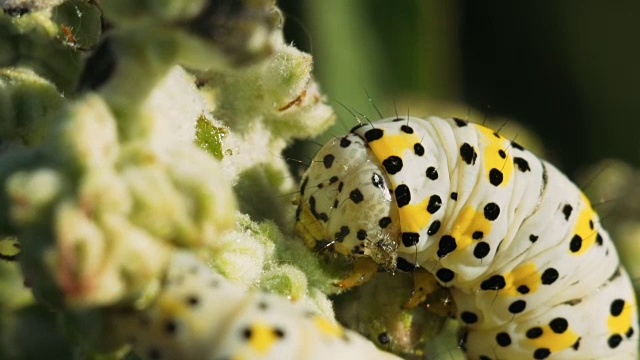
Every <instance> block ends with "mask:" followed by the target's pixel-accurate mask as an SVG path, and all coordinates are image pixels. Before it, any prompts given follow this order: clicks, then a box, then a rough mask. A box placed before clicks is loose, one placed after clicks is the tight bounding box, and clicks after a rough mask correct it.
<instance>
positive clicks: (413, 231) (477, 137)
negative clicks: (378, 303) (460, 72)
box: [296, 116, 638, 360]
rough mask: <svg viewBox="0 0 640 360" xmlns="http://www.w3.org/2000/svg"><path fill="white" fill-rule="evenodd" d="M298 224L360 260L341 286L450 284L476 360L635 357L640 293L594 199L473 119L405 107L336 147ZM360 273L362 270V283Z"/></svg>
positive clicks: (310, 188)
mask: <svg viewBox="0 0 640 360" xmlns="http://www.w3.org/2000/svg"><path fill="white" fill-rule="evenodd" d="M296 203H297V204H298V207H297V209H296V230H297V232H298V233H299V234H300V235H301V237H302V238H303V239H304V241H305V242H306V243H307V245H308V246H310V247H313V248H317V249H320V248H322V249H326V248H329V249H332V251H334V252H336V253H339V254H342V255H345V256H349V257H353V258H356V259H357V260H356V265H355V267H354V275H353V276H352V277H351V279H350V280H349V279H347V280H345V281H344V282H343V283H341V285H343V286H345V287H350V286H355V285H358V284H359V283H361V282H363V281H367V280H368V279H369V278H370V277H371V276H372V274H373V273H375V272H376V271H377V269H378V268H380V267H381V268H383V269H386V270H389V271H395V270H396V269H398V270H401V271H413V272H414V273H415V274H416V275H420V276H415V278H416V279H417V280H416V290H414V294H413V296H412V297H411V299H410V301H409V302H410V303H413V304H414V305H415V304H416V303H418V302H419V301H420V299H423V298H424V295H427V296H428V293H429V292H430V291H433V289H434V286H438V285H439V286H443V287H446V288H448V290H449V292H450V294H451V296H452V297H453V300H454V302H455V305H456V310H455V316H456V318H457V319H458V320H459V321H460V322H461V324H462V325H463V328H464V334H463V335H462V338H461V347H462V349H463V350H464V351H465V352H466V354H467V357H468V358H469V359H480V360H489V359H493V360H495V359H614V358H615V359H636V358H637V349H638V334H637V330H638V323H637V308H636V300H635V295H634V290H633V287H632V285H631V281H630V279H629V276H628V275H627V272H626V271H625V269H624V268H623V267H622V266H621V264H620V261H619V258H618V255H617V252H616V250H615V248H614V245H613V243H612V241H611V239H610V237H609V235H608V234H607V232H606V231H605V230H604V229H603V228H602V226H601V224H600V222H599V218H598V215H597V214H596V212H595V211H594V209H593V207H592V205H591V204H590V202H589V200H588V199H587V198H586V196H585V195H583V194H582V192H581V191H580V190H579V189H578V187H577V186H576V185H574V184H573V183H572V182H571V181H570V180H568V179H567V177H565V176H564V175H563V174H562V173H561V172H560V171H559V170H557V169H556V168H555V167H554V166H552V165H551V164H549V163H547V162H546V161H544V160H541V159H539V158H537V157H536V156H535V155H534V154H532V153H531V152H529V151H527V150H525V149H524V148H523V147H522V146H521V145H519V144H518V143H517V142H515V141H511V140H509V139H507V138H505V137H504V136H502V135H500V134H499V133H497V132H495V131H493V130H491V129H489V128H486V127H484V126H481V125H478V124H474V123H471V122H468V121H465V120H461V119H457V118H451V119H441V118H437V117H429V118H426V119H421V118H416V117H410V116H406V117H395V118H389V119H383V120H380V121H376V122H373V123H368V124H360V125H358V126H356V127H354V128H353V129H351V131H350V133H349V134H347V135H344V136H340V137H336V138H334V139H332V140H330V141H329V142H328V143H327V144H325V145H324V146H323V147H322V148H321V149H320V150H319V152H318V153H317V155H316V156H315V157H314V159H313V161H312V163H311V165H310V167H309V168H308V169H307V171H306V172H305V174H304V175H303V177H302V181H301V184H300V189H299V196H298V199H297V200H296ZM354 279H355V280H354Z"/></svg>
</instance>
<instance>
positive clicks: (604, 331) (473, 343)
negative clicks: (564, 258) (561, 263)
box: [464, 268, 638, 360]
mask: <svg viewBox="0 0 640 360" xmlns="http://www.w3.org/2000/svg"><path fill="white" fill-rule="evenodd" d="M629 284H630V282H629V279H628V276H627V274H626V272H625V271H624V270H623V269H622V268H620V271H619V272H617V273H616V274H615V275H614V276H613V277H612V278H611V279H609V281H608V282H607V283H606V284H605V285H603V286H602V287H600V288H599V289H598V290H597V291H596V292H594V293H592V294H590V295H587V296H585V297H581V298H577V299H574V300H569V301H563V302H561V303H557V304H556V305H551V306H550V307H549V308H547V307H542V308H541V309H540V310H538V311H533V312H532V313H530V314H526V315H522V316H516V317H514V319H513V321H511V322H509V323H507V324H504V325H502V326H499V327H496V328H490V329H473V328H472V329H470V330H469V331H468V332H467V334H466V335H465V337H466V339H465V341H464V343H465V346H464V347H465V348H466V351H467V354H468V356H469V359H483V360H488V359H493V360H497V359H567V360H569V359H583V360H584V359H621V360H633V359H637V358H638V320H637V316H638V313H637V307H636V300H635V295H634V292H633V289H632V288H631V286H629ZM552 301H553V299H550V302H552Z"/></svg>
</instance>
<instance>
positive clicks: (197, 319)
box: [109, 252, 398, 360]
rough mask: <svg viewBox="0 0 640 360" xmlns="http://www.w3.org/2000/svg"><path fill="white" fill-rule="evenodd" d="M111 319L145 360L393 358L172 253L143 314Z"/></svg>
mask: <svg viewBox="0 0 640 360" xmlns="http://www.w3.org/2000/svg"><path fill="white" fill-rule="evenodd" d="M109 319H114V320H111V321H113V323H112V328H113V329H114V331H115V332H117V333H118V337H120V338H122V339H125V340H126V341H128V342H129V343H131V344H132V349H133V351H134V352H135V353H136V354H137V355H138V356H140V357H141V358H143V359H150V360H160V359H193V360H197V359H211V360H223V359H235V360H242V359H247V360H248V359H325V358H328V357H331V358H334V359H355V358H367V359H378V360H394V359H395V360H397V359H398V358H397V357H396V356H394V355H392V354H390V353H386V352H384V351H381V350H378V349H377V348H376V347H375V346H374V345H373V344H372V343H371V342H369V341H368V340H366V339H365V338H364V337H362V336H361V335H360V334H358V333H356V332H353V331H350V330H347V329H344V328H343V327H341V326H340V325H338V324H336V323H334V322H333V321H331V320H328V319H326V318H325V317H323V316H321V315H320V314H317V313H314V312H312V311H309V310H308V309H306V308H305V307H304V306H302V305H301V304H297V303H292V302H290V301H289V300H287V299H285V298H284V297H281V296H278V295H275V294H271V293H267V292H262V291H257V290H248V289H247V288H245V287H244V286H242V285H239V284H236V283H233V282H231V281H229V280H228V279H226V278H225V277H224V276H222V275H220V274H218V273H216V272H214V271H212V270H211V269H210V268H209V267H207V266H206V265H205V264H204V263H202V262H201V261H200V260H198V259H197V258H196V257H195V256H194V255H192V254H188V253H186V252H181V253H178V254H176V255H175V256H174V259H173V261H172V263H171V265H170V267H169V270H168V271H167V274H166V276H165V277H164V279H163V282H162V286H161V289H160V291H159V295H158V296H157V298H156V299H155V300H154V302H153V303H152V304H151V305H150V306H149V307H148V308H146V309H145V310H142V311H133V310H131V309H125V310H122V309H119V310H117V311H115V313H114V314H113V316H112V317H109Z"/></svg>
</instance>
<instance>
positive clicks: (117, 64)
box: [0, 0, 386, 359]
mask: <svg viewBox="0 0 640 360" xmlns="http://www.w3.org/2000/svg"><path fill="white" fill-rule="evenodd" d="M2 8H3V13H2V14H0V37H1V38H2V40H1V41H0V44H1V45H0V46H1V47H2V49H1V51H0V66H2V67H1V68H0V129H1V132H0V135H1V140H2V142H1V147H0V151H1V152H0V184H2V187H0V238H1V240H0V254H2V258H3V260H4V261H2V263H1V264H0V265H1V267H0V271H2V276H1V281H2V288H1V291H0V294H1V296H0V301H1V302H2V313H1V316H2V322H1V324H0V325H1V330H0V336H1V342H0V345H1V346H0V355H1V357H3V358H33V357H42V356H47V357H48V358H55V357H59V358H67V357H70V356H75V357H77V358H114V359H115V358H123V357H128V358H136V357H141V358H160V357H162V358H166V357H167V356H168V357H177V358H209V357H211V356H214V355H216V354H222V352H223V351H229V353H228V354H229V355H233V354H234V351H236V349H235V348H234V347H233V346H232V347H231V348H229V347H228V346H227V347H225V346H223V345H221V344H217V343H216V341H217V339H218V338H219V337H220V336H221V334H226V333H229V332H231V330H230V329H233V328H234V327H237V326H239V322H240V320H237V321H235V323H234V322H233V321H231V323H227V321H229V320H228V319H227V320H223V319H225V318H226V316H227V312H229V311H240V310H238V309H239V308H237V306H238V304H241V303H243V302H247V301H250V300H247V299H251V297H252V296H254V297H255V296H258V297H260V296H274V298H275V299H276V300H273V301H274V302H276V303H278V304H284V305H278V306H274V308H276V309H280V310H279V311H280V313H281V314H282V315H283V316H284V315H285V314H289V313H294V314H295V313H296V311H301V310H296V309H304V313H305V314H306V313H308V314H315V315H313V316H318V317H321V318H322V319H325V320H321V322H320V323H319V325H318V326H317V328H320V329H324V330H327V329H329V330H330V331H329V330H327V331H328V332H329V333H335V334H339V335H340V336H339V337H341V338H343V337H348V338H353V339H355V340H353V341H351V342H349V343H348V344H347V345H345V346H346V347H345V348H344V349H342V351H339V352H338V353H344V354H345V355H346V354H348V353H349V352H351V353H352V355H353V352H354V351H355V352H362V354H366V353H367V352H371V353H372V354H376V355H375V356H378V355H379V356H381V357H382V356H386V355H383V354H384V353H382V352H379V351H378V350H376V349H375V347H374V346H373V345H372V344H371V343H369V342H368V341H366V340H365V339H363V338H360V337H359V336H360V335H355V333H350V332H348V331H347V330H342V329H341V328H340V327H339V326H338V325H337V324H336V323H335V320H334V315H333V309H332V302H331V301H330V300H329V298H328V295H331V294H333V293H336V292H337V290H338V288H336V287H335V286H334V285H333V284H334V283H335V282H336V281H337V280H338V279H339V278H340V277H341V276H343V275H344V274H345V271H346V269H347V266H346V264H343V263H338V264H337V265H335V266H328V265H327V264H326V263H324V262H323V261H322V260H321V259H320V258H319V257H318V256H317V254H315V253H313V252H312V251H310V250H308V249H307V248H305V246H304V245H303V243H302V241H300V240H299V239H298V238H297V237H296V236H295V235H294V234H293V222H294V219H295V215H294V207H293V206H292V205H291V199H292V196H291V194H293V193H295V191H296V190H295V188H296V186H295V180H294V179H293V177H292V175H291V174H290V173H289V170H288V167H287V164H286V161H285V159H284V157H283V156H282V155H281V154H282V151H283V149H284V148H285V147H286V146H287V145H288V144H290V143H291V142H292V141H293V139H295V138H309V137H312V136H314V135H318V134H320V133H322V132H323V131H325V130H326V129H327V128H328V127H329V126H330V125H331V124H332V123H333V122H334V120H335V116H334V113H333V111H332V109H331V107H330V106H328V105H327V104H326V102H325V98H324V96H323V95H322V93H321V92H320V89H319V87H318V85H317V84H316V82H315V81H314V79H313V77H312V58H311V56H310V55H308V54H305V53H303V52H301V51H299V50H297V49H296V48H294V47H293V46H291V45H288V44H286V43H285V42H284V39H283V34H282V22H283V18H282V15H281V13H280V12H279V10H278V9H277V8H276V7H275V4H274V2H273V1H268V0H264V1H263V0H246V1H204V0H199V1H191V0H189V1H187V0H172V1H169V0H166V1H151V2H130V1H118V0H112V1H81V0H75V1H4V2H3V3H2ZM12 261H13V262H12ZM185 264H186V265H185ZM185 269H187V270H185ZM188 269H200V271H197V272H194V271H189V270H188ZM207 272H208V273H207ZM203 273H204V275H203ZM176 274H178V275H176ZM217 274H221V275H222V276H224V279H226V280H225V281H228V282H229V284H227V285H225V286H226V287H225V286H223V287H222V288H221V289H222V290H220V289H218V290H217V291H216V292H207V291H205V289H206V288H207V286H209V283H210V282H211V281H212V280H211V279H212V278H215V277H216V276H220V275H217ZM176 278H179V279H180V281H179V282H180V283H181V282H182V281H184V283H185V284H187V285H184V286H186V290H185V287H184V286H183V287H179V288H178V290H176V289H175V286H176V284H175V283H176V280H175V279H176ZM171 279H173V280H171ZM221 281H222V280H221ZM172 286H173V287H172ZM225 289H227V290H225ZM181 291H182V292H183V291H194V292H196V293H197V294H196V295H198V294H200V295H201V296H202V297H203V298H202V299H200V298H198V300H197V301H196V300H193V297H191V298H190V299H191V303H190V304H191V305H194V304H193V302H201V304H202V309H200V310H199V312H198V313H197V316H195V317H194V316H191V317H189V314H188V307H185V306H183V307H180V306H177V305H175V303H176V302H177V300H176V298H175V297H176V296H178V295H176V294H182V292H181ZM255 291H262V292H257V293H256V292H255ZM263 292H271V293H276V294H277V295H263ZM251 294H254V295H251ZM255 294H258V295H255ZM204 299H206V301H205V300H204ZM167 304H174V305H172V306H170V305H167ZM205 304H206V306H205ZM234 306H236V307H234ZM289 306H290V307H291V309H289ZM191 315H193V314H191ZM247 316H248V315H247ZM166 318H171V319H172V321H173V326H174V327H173V330H174V331H175V332H176V333H177V335H176V336H175V337H174V338H172V340H171V341H170V342H167V341H165V340H166V339H165V338H164V337H165V336H167V333H166V331H162V329H164V328H163V327H162V326H166V325H163V324H164V323H163V321H164V320H166ZM141 319H143V320H144V319H146V320H145V321H142V320H141ZM163 319H164V320H163ZM299 321H300V323H305V321H308V320H307V319H306V318H304V317H303V319H300V320H299ZM314 321H315V320H314ZM318 321H320V320H318ZM141 323H145V324H147V325H146V326H142V325H141ZM154 324H159V325H157V326H156V325H154ZM30 329H40V330H33V331H32V330H30ZM158 329H160V330H158ZM312 329H316V328H315V327H313V328H312ZM45 330H46V331H45ZM156 330H158V331H156ZM25 331H26V332H27V333H28V335H25ZM308 331H311V333H310V335H308V336H309V337H310V338H311V340H313V339H314V338H313V331H317V329H316V330H313V331H312V330H308ZM325 332H326V331H325ZM178 335H179V336H178ZM305 341H306V340H305ZM299 342H300V344H303V343H304V341H302V340H300V341H299ZM35 344H37V345H38V346H34V345H35ZM154 344H155V345H154ZM158 344H163V345H162V346H164V347H158V346H159V345H158ZM349 344H350V345H349ZM358 344H361V345H358ZM322 346H323V345H322V343H320V342H319V343H318V346H315V347H314V346H311V345H309V346H308V348H309V349H308V350H305V351H309V352H313V351H318V349H319V348H320V349H321V348H322ZM35 348H39V349H41V350H36V349H35ZM225 349H226V350H225ZM239 349H240V345H238V351H240V350H239ZM313 349H316V350H313ZM327 349H329V350H330V349H331V348H330V347H329V348H327ZM262 350H264V348H262ZM38 351H39V352H38ZM331 351H335V350H331ZM239 353H240V354H242V352H239Z"/></svg>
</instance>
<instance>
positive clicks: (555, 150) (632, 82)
mask: <svg viewBox="0 0 640 360" xmlns="http://www.w3.org/2000/svg"><path fill="white" fill-rule="evenodd" d="M278 4H279V6H280V8H281V9H282V10H283V12H284V14H285V17H286V19H287V20H286V23H285V34H286V37H287V41H292V42H294V43H295V44H296V46H297V47H298V48H300V49H303V50H305V51H307V52H310V53H312V54H313V56H314V61H315V74H316V76H317V78H318V81H319V82H320V84H321V87H322V88H323V90H324V92H325V93H326V94H327V95H328V96H329V98H330V99H332V100H339V101H340V102H342V103H345V104H347V105H348V106H349V107H352V108H354V109H358V110H359V111H362V112H363V113H366V114H367V115H371V116H373V114H375V111H374V110H372V107H371V106H370V104H369V103H368V100H367V95H366V94H365V89H366V91H367V93H369V94H370V95H371V98H372V99H373V100H374V102H375V103H376V104H377V105H378V106H379V107H380V108H381V109H382V112H383V113H384V114H385V115H392V114H393V111H394V105H393V104H394V103H396V104H397V103H403V104H404V102H403V101H404V100H407V99H411V100H410V101H409V103H411V104H414V105H412V106H414V108H415V107H418V108H419V107H420V106H419V105H415V104H419V103H420V102H421V99H430V100H433V99H435V100H437V101H445V102H455V103H458V104H460V105H461V106H464V107H469V108H473V109H476V110H478V111H480V112H481V113H483V114H485V115H486V116H493V115H502V116H507V117H509V118H512V119H515V120H517V121H518V122H520V123H522V124H524V125H525V126H526V127H527V128H529V129H530V130H532V131H533V132H534V133H536V134H537V135H539V136H540V137H541V138H542V141H543V144H544V147H545V152H546V153H547V154H550V155H549V156H550V157H552V158H553V161H554V162H556V165H558V166H559V167H560V168H562V169H564V170H565V171H567V172H569V173H570V174H571V173H572V172H575V171H576V170H578V169H580V168H582V167H584V166H585V165H587V164H592V163H594V162H595V161H597V160H601V159H607V158H619V159H622V160H625V161H628V162H630V163H631V164H632V165H634V166H636V167H638V166H639V165H640V145H639V141H638V137H639V136H640V124H639V122H638V119H639V117H640V91H639V89H640V70H639V67H640V1H637V0H619V1H616V2H603V1H595V0H589V1H561V2H557V1H528V2H524V1H518V2H509V1H477V0H467V1H463V0H459V1H455V0H451V1H449V0H440V1H433V0H426V1H418V0H395V1H388V0H280V1H278ZM425 102H426V100H425ZM396 106H397V105H396ZM403 106H405V105H403ZM334 108H336V109H338V113H339V114H340V115H341V117H348V113H346V112H345V111H343V110H341V109H339V105H337V104H336V103H334ZM427 112H428V109H427ZM424 115H426V113H425V114H424ZM376 117H377V116H376ZM471 120H474V121H481V120H482V119H473V118H471ZM336 131H338V132H343V131H344V130H336Z"/></svg>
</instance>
